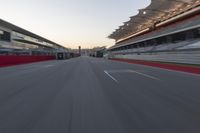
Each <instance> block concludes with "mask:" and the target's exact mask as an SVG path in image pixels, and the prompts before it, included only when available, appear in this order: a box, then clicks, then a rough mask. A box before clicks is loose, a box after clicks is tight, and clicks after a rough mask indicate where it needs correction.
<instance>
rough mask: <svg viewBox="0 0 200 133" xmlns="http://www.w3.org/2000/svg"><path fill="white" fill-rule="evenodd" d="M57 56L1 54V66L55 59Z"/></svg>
mask: <svg viewBox="0 0 200 133" xmlns="http://www.w3.org/2000/svg"><path fill="white" fill-rule="evenodd" d="M55 59H56V57H55V56H21V55H20V56H17V55H6V56H2V55H0V67H5V66H13V65H19V64H26V63H32V62H40V61H47V60H55Z"/></svg>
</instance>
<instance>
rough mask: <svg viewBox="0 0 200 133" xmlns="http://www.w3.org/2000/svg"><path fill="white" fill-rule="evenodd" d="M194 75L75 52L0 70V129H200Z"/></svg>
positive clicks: (128, 132)
mask: <svg viewBox="0 0 200 133" xmlns="http://www.w3.org/2000/svg"><path fill="white" fill-rule="evenodd" d="M199 132H200V75H195V74H190V73H184V72H177V71H171V70H165V69H160V68H154V67H148V66H143V65H134V64H128V63H121V62H115V61H110V60H105V59H96V58H90V57H80V58H75V59H70V60H64V61H47V62H40V63H32V64H26V65H19V66H13V67H6V68H0V133H199Z"/></svg>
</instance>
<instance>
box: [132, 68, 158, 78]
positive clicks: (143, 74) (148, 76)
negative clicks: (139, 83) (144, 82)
mask: <svg viewBox="0 0 200 133" xmlns="http://www.w3.org/2000/svg"><path fill="white" fill-rule="evenodd" d="M129 71H130V72H132V73H137V74H139V75H142V76H144V77H147V78H150V79H154V80H160V79H158V78H156V77H154V76H151V75H148V74H145V73H141V72H138V71H134V70H129Z"/></svg>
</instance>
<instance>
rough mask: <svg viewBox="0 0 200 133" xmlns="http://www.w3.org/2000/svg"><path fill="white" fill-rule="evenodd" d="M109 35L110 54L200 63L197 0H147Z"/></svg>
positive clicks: (131, 57)
mask: <svg viewBox="0 0 200 133" xmlns="http://www.w3.org/2000/svg"><path fill="white" fill-rule="evenodd" d="M109 38H111V39H115V41H116V44H115V45H114V46H112V47H111V48H109V49H108V51H109V57H110V58H122V59H123V58H125V59H135V60H152V61H164V62H178V63H191V64H200V61H199V60H200V1H199V0H151V4H150V5H149V6H148V7H146V8H144V9H140V10H139V13H138V14H137V15H135V16H132V17H130V20H129V21H128V22H125V23H124V25H122V26H120V27H119V28H118V29H116V30H115V31H114V32H113V33H112V34H111V35H110V36H109Z"/></svg>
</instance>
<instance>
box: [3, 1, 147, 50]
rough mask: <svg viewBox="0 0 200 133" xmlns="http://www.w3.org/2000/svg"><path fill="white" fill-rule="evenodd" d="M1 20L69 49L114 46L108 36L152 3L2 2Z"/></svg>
mask: <svg viewBox="0 0 200 133" xmlns="http://www.w3.org/2000/svg"><path fill="white" fill-rule="evenodd" d="M0 3H1V4H0V18H1V19H4V20H6V21H8V22H11V23H13V24H15V25H17V26H20V27H22V28H24V29H27V30H29V31H31V32H34V33H36V34H38V35H41V36H43V37H45V38H47V39H49V40H52V41H54V42H56V43H59V44H61V45H64V46H66V47H68V48H77V47H78V46H79V45H81V46H82V47H83V48H92V47H95V46H112V45H114V40H111V39H108V38H107V36H108V35H109V34H110V33H112V32H113V31H114V30H115V29H116V28H118V26H120V25H122V24H123V22H125V21H128V20H129V17H130V16H133V15H136V14H137V12H138V9H141V8H145V7H146V6H147V5H149V4H150V0H0Z"/></svg>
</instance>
